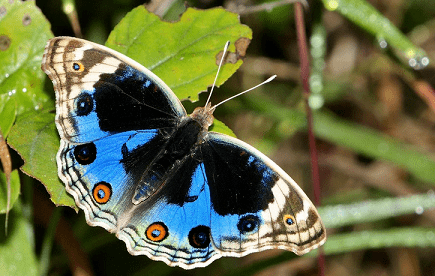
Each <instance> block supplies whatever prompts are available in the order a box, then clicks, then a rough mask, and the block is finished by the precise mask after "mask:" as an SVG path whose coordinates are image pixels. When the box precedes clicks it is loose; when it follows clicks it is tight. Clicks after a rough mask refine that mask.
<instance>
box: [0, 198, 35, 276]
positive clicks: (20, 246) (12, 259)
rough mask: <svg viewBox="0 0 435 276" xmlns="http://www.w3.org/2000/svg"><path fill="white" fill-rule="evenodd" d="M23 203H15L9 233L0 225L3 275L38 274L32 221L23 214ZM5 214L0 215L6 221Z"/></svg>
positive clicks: (1, 219) (0, 266)
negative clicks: (6, 233)
mask: <svg viewBox="0 0 435 276" xmlns="http://www.w3.org/2000/svg"><path fill="white" fill-rule="evenodd" d="M22 211H23V208H22V205H21V204H15V208H14V209H12V210H11V213H10V217H9V228H8V235H7V236H6V235H5V232H4V227H0V271H1V274H2V275H26V276H27V275H28V276H31V275H37V268H38V263H37V259H36V256H35V252H34V250H35V249H34V237H33V231H34V230H33V226H32V223H31V222H30V221H29V220H28V219H26V218H25V217H24V216H23V212H22ZM4 218H5V215H2V216H0V221H4Z"/></svg>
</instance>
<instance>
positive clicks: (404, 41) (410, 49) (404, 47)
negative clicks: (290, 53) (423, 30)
mask: <svg viewBox="0 0 435 276" xmlns="http://www.w3.org/2000/svg"><path fill="white" fill-rule="evenodd" d="M322 2H323V4H324V5H325V7H326V8H327V9H328V10H331V11H335V10H336V11H338V12H340V13H341V14H343V15H344V16H345V17H346V18H348V19H349V20H351V21H352V22H354V23H355V24H357V25H358V26H360V27H361V28H363V29H365V30H366V31H368V32H369V33H371V34H373V35H374V36H376V38H377V39H378V40H379V41H385V42H386V43H387V44H389V45H391V46H392V47H393V48H395V49H396V50H397V51H398V52H399V53H400V56H401V58H402V59H405V60H406V61H407V62H408V64H409V65H410V66H411V67H413V68H414V69H421V68H423V67H425V66H426V65H427V64H429V59H428V58H427V56H426V53H425V52H424V51H423V50H422V49H421V48H419V47H416V46H415V45H414V44H413V43H412V42H411V41H410V40H409V39H408V38H407V37H406V36H405V35H404V34H403V33H402V32H400V30H399V29H397V27H396V26H394V24H393V23H391V21H390V20H388V18H386V17H385V16H383V15H382V14H381V13H380V12H379V11H377V10H376V9H375V8H374V7H373V6H372V5H370V3H369V2H367V1H365V0H322Z"/></svg>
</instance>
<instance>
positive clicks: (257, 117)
mask: <svg viewBox="0 0 435 276" xmlns="http://www.w3.org/2000/svg"><path fill="white" fill-rule="evenodd" d="M10 2H13V1H8V0H1V1H0V50H1V51H0V63H1V64H2V68H0V88H1V89H0V129H1V130H2V133H3V137H5V138H6V139H7V142H8V143H9V144H10V145H13V146H14V145H16V144H17V143H18V141H25V138H26V134H27V132H26V131H24V130H22V129H19V128H18V126H17V125H20V126H21V127H23V128H24V129H29V130H30V129H41V128H42V127H41V124H43V123H44V122H46V121H45V119H44V118H51V117H54V116H53V109H54V105H53V102H54V95H53V94H48V92H52V88H51V82H50V81H48V80H47V78H46V77H45V75H44V74H43V73H42V71H41V70H39V67H40V62H41V58H42V52H41V51H43V47H44V45H45V42H46V40H48V39H49V38H50V37H51V35H52V34H51V33H50V31H49V30H50V29H51V31H52V33H53V34H54V35H55V36H61V35H62V36H64V35H67V36H75V35H78V34H79V32H81V33H82V35H83V37H84V38H85V39H88V40H91V41H94V42H97V43H100V44H104V43H105V42H106V40H107V38H108V36H109V34H110V32H111V31H112V30H113V28H114V27H115V26H116V25H117V24H118V23H119V21H120V20H121V19H122V18H123V17H124V16H125V15H126V14H127V13H128V12H129V11H131V10H132V9H133V8H135V7H137V6H139V5H141V4H143V1H134V0H108V1H102V0H97V1H84V0H77V1H75V2H74V1H71V0H64V1H52V0H44V1H43V0H40V1H36V6H37V7H38V8H39V9H40V11H38V10H37V9H36V8H34V7H33V8H32V5H33V6H34V5H35V3H34V2H32V1H29V2H30V3H29V2H25V3H26V5H25V8H23V9H26V10H25V11H23V10H19V9H18V8H17V9H16V10H15V9H14V12H17V14H18V13H20V14H24V15H27V14H28V15H30V18H31V23H30V22H27V21H26V20H28V17H22V16H9V17H8V16H6V15H7V13H9V15H10V12H11V10H7V11H5V10H3V9H2V7H9V6H8V5H12V4H10ZM15 2H17V1H15ZM284 2H285V1H187V2H186V1H154V2H152V3H148V5H147V8H148V9H149V10H150V11H154V12H156V13H158V15H160V16H161V17H162V18H163V19H164V20H167V21H177V20H178V19H179V17H180V15H181V14H182V13H183V12H184V11H185V3H186V4H187V5H188V6H190V7H195V8H198V9H209V8H212V7H216V6H222V5H223V6H224V7H226V8H227V9H228V10H230V11H234V12H237V13H239V14H240V20H241V22H242V23H243V24H246V25H248V26H249V27H250V28H251V29H252V31H253V39H252V42H251V44H250V46H249V48H248V52H247V55H246V57H245V59H244V64H243V65H242V66H241V68H240V69H239V70H238V71H237V72H236V73H235V75H234V76H233V77H232V78H230V79H229V80H228V81H227V82H226V83H225V84H224V85H222V86H221V87H220V88H219V89H217V90H216V91H215V93H214V96H213V99H212V100H213V102H214V103H217V102H219V101H220V100H222V99H226V98H228V97H230V96H232V95H234V94H236V93H237V92H240V91H242V90H244V89H247V88H250V87H252V86H254V85H256V84H257V83H259V82H261V81H263V80H265V79H266V78H267V77H269V76H270V75H273V74H276V75H277V76H278V78H277V79H276V80H275V81H273V82H271V83H268V84H267V85H265V86H262V87H261V88H259V89H257V90H255V91H252V92H249V93H248V94H249V95H245V96H242V97H239V98H236V99H234V100H232V101H230V102H228V103H225V104H224V105H222V106H220V107H219V108H218V110H217V111H216V112H215V117H216V118H218V119H219V120H221V121H223V122H224V123H225V124H226V125H228V126H229V127H230V128H231V129H232V130H233V131H234V132H235V134H236V135H237V137H238V138H240V139H242V140H244V141H246V142H248V143H250V144H252V145H253V146H255V147H257V148H258V149H259V150H261V151H262V152H264V153H266V154H267V155H269V156H270V157H271V158H272V159H273V160H274V161H276V163H277V164H278V165H280V166H281V167H282V168H283V169H284V170H285V171H286V172H288V173H289V175H290V176H292V178H293V179H295V180H296V182H297V183H299V185H300V186H301V187H302V188H303V189H304V191H306V193H307V194H308V196H309V197H310V198H313V196H312V194H313V191H312V187H311V173H310V158H309V151H308V143H307V131H306V116H305V108H304V100H303V90H302V85H301V80H300V72H299V57H298V47H297V41H296V30H295V23H294V15H293V6H292V5H291V4H288V3H287V4H285V3H284ZM168 3H170V4H169V5H168ZM277 3H284V5H281V6H277V7H274V8H271V7H272V6H273V5H276V4H277ZM166 5H167V6H166ZM270 5H272V6H270ZM255 7H260V8H259V9H255ZM27 9H28V10H27ZM74 9H75V10H76V14H75V13H74ZM42 15H43V16H42ZM44 16H45V18H46V19H45V18H44ZM305 17H306V28H307V35H308V39H309V47H310V49H309V50H310V55H311V66H312V67H311V77H310V85H311V90H312V94H311V97H310V99H309V102H310V106H311V107H312V109H313V112H314V123H315V126H314V131H315V134H316V137H317V138H318V145H317V146H318V147H317V149H318V154H319V164H320V180H321V184H322V206H325V207H319V212H320V214H321V216H322V218H323V220H324V222H325V225H326V227H327V228H328V240H327V242H326V244H325V246H324V252H325V254H326V265H325V266H326V273H327V274H328V275H374V274H379V275H435V272H434V270H433V260H434V259H435V250H434V247H435V212H434V211H433V210H430V209H431V208H433V207H434V205H435V200H434V194H433V192H431V189H433V187H434V185H435V155H434V153H435V92H434V90H433V86H434V84H435V77H434V76H435V74H434V67H433V64H432V63H433V62H434V58H435V39H434V38H435V21H434V18H435V5H428V3H427V1H424V0H415V1H403V0H370V1H363V0H354V1H352V0H329V1H328V0H322V1H319V0H317V1H309V8H308V9H307V10H306V14H305ZM24 19H26V20H24ZM14 20H15V21H14ZM17 22H18V23H19V24H23V25H26V24H27V23H29V24H34V25H33V26H35V25H36V26H38V28H39V29H36V30H35V29H33V30H32V31H31V32H30V33H24V32H23V33H18V32H17V33H18V34H15V35H17V36H18V37H19V39H20V41H23V43H20V44H18V45H19V47H18V46H17V47H16V48H14V49H15V50H14V51H23V50H26V51H28V52H31V54H29V55H28V56H29V58H27V59H20V57H21V55H18V54H17V55H15V56H13V55H11V54H8V51H5V50H3V47H5V46H4V45H15V46H16V45H17V44H14V43H13V42H14V41H13V40H12V43H11V41H9V42H8V40H7V39H5V38H4V35H5V34H6V33H8V32H13V30H14V28H13V27H11V26H18V25H17V24H18V23H17ZM48 22H49V24H50V25H51V26H50V25H49V24H48ZM71 22H73V23H71ZM77 22H79V26H78V25H77V24H76V23H77ZM78 27H80V28H78ZM29 45H30V46H31V47H33V48H31V49H30V50H28V49H27V48H26V47H28V46H29ZM36 45H41V46H36ZM41 47H42V48H41ZM32 49H37V51H36V50H35V51H33V52H32ZM35 68H36V69H35ZM10 72H14V75H12V73H11V74H9V73H10ZM35 79H36V80H38V81H37V82H35V81H34V80H35ZM30 87H32V89H30ZM23 89H26V90H25V91H24V90H23ZM14 91H15V92H14ZM17 91H23V92H25V93H24V94H23V93H21V94H19V93H16V92H17ZM41 91H44V93H41ZM47 91H48V92H47ZM26 93H27V94H26ZM14 95H16V96H14ZM32 95H36V96H32ZM206 96H207V95H206V93H202V94H200V95H199V101H198V102H196V103H191V102H190V101H183V104H184V105H185V107H186V109H187V110H188V111H192V110H193V108H194V107H195V106H198V105H202V104H204V102H205V99H206ZM34 109H37V110H36V111H35V110H34ZM29 110H30V111H29ZM29 112H30V113H29ZM35 114H37V116H35ZM50 116H51V117H50ZM14 124H15V125H14ZM13 125H14V126H13ZM43 126H45V125H43ZM11 128H12V129H11ZM14 128H15V129H14ZM47 128H48V129H50V131H52V132H51V134H49V135H48V137H49V138H46V136H44V135H46V133H39V134H40V135H39V138H38V139H40V140H38V141H39V142H40V143H41V145H40V148H41V149H44V148H51V147H54V148H56V147H57V145H56V144H51V142H50V144H48V145H47V144H45V145H44V143H43V141H44V140H43V139H48V140H49V139H51V138H53V136H52V135H56V134H55V127H54V121H53V123H51V124H50V125H47ZM53 133H54V134H53ZM20 135H21V136H20ZM50 137H51V138H50ZM50 141H52V140H50ZM28 143H29V144H30V143H32V141H31V140H30V141H28ZM26 146H27V145H26V144H24V148H25V149H26V150H23V152H20V151H19V152H18V153H19V154H21V155H23V154H26V152H29V153H28V154H33V152H32V151H31V150H27V149H29V147H26ZM14 148H15V146H14ZM9 150H10V153H11V156H12V158H11V159H12V161H13V162H12V167H13V169H14V170H13V173H12V176H11V188H12V202H13V203H14V204H13V208H12V209H11V212H10V214H9V216H10V218H9V223H8V227H9V228H8V235H6V234H5V233H4V229H3V227H0V271H4V272H6V273H7V274H8V273H9V274H10V275H24V274H26V275H34V274H40V275H46V274H47V275H69V274H75V273H78V272H79V271H80V268H79V265H83V264H84V265H86V266H89V267H91V268H92V270H93V271H94V273H95V274H96V275H224V274H228V275H230V274H233V275H248V274H257V275H261V274H263V275H272V274H273V275H288V274H291V273H294V274H296V275H317V263H316V259H315V258H313V256H315V254H316V252H313V253H310V254H308V256H305V257H297V256H295V255H294V254H293V253H288V252H285V253H283V251H280V250H269V251H265V252H260V253H256V254H251V255H249V256H246V257H244V258H240V259H236V258H222V259H219V260H217V261H215V262H214V263H212V264H211V265H210V266H208V267H207V268H204V269H196V270H193V271H184V270H182V269H180V268H172V267H168V266H167V265H165V264H164V263H162V262H155V261H151V260H149V259H148V258H147V257H145V256H131V255H129V254H128V252H127V250H126V249H125V245H124V243H123V242H122V241H119V240H117V239H116V237H115V236H114V235H111V234H109V233H107V232H106V231H105V230H104V229H102V228H99V227H90V226H88V225H87V224H86V222H85V218H84V215H83V212H81V211H80V212H79V213H78V214H76V213H75V211H74V210H73V209H71V208H66V207H58V208H56V207H55V206H54V204H53V203H52V202H51V201H50V195H49V194H48V193H47V191H46V190H45V188H44V186H43V185H41V184H40V183H39V182H38V181H37V180H35V179H33V178H30V177H28V176H27V175H25V174H23V173H22V172H19V170H18V168H19V167H21V166H22V165H23V161H22V159H21V157H20V155H19V154H17V153H16V152H15V151H14V150H12V149H11V148H9ZM35 156H36V158H38V157H39V156H38V155H37V154H36V155H35V154H34V155H33V157H35ZM52 161H53V160H47V161H45V160H44V162H45V163H46V164H51V165H50V166H51V167H50V166H48V165H46V167H44V169H47V170H52V171H51V172H54V174H55V173H56V171H57V168H56V165H55V163H54V162H52ZM50 162H52V163H50ZM3 166H5V165H4V164H3ZM3 166H2V169H4V168H5V167H3ZM26 166H27V167H24V168H23V170H26V172H27V173H29V171H31V170H36V171H38V172H39V173H41V171H42V169H40V168H38V167H29V164H26ZM49 173H50V172H47V173H46V172H45V171H42V174H44V176H45V175H48V174H49ZM40 179H41V180H42V181H43V182H48V181H58V180H57V179H55V180H53V179H45V178H44V179H42V177H41V178H40ZM6 187H7V186H6V177H5V174H3V173H1V172H0V211H1V212H2V213H5V212H6V204H5V202H6ZM19 191H21V194H20V195H18V194H19ZM55 197H56V195H53V193H51V198H52V199H53V198H55ZM61 197H62V195H58V197H56V199H53V200H54V201H55V202H56V200H61V199H60V198H61ZM57 202H59V201H57ZM4 219H5V215H1V216H0V221H2V222H3V221H4ZM0 225H1V226H2V224H0ZM56 229H57V230H56ZM56 231H57V232H56ZM55 233H56V234H55Z"/></svg>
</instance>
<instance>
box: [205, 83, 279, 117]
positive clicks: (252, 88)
mask: <svg viewBox="0 0 435 276" xmlns="http://www.w3.org/2000/svg"><path fill="white" fill-rule="evenodd" d="M274 78H276V75H273V76H271V77H270V78H268V79H267V80H265V81H263V82H262V83H260V84H257V85H256V86H254V87H251V88H249V89H248V90H245V91H243V92H240V93H239V94H236V95H234V96H232V97H229V98H228V99H225V100H223V101H221V102H220V103H218V104H216V105H214V106H213V107H212V108H211V109H212V110H215V109H216V107H218V106H219V105H221V104H223V103H225V102H228V101H229V100H231V99H234V98H235V97H238V96H240V95H243V94H245V93H247V92H249V91H251V90H254V89H255V88H257V87H259V86H262V85H263V84H266V83H268V82H270V81H272V80H273V79H274Z"/></svg>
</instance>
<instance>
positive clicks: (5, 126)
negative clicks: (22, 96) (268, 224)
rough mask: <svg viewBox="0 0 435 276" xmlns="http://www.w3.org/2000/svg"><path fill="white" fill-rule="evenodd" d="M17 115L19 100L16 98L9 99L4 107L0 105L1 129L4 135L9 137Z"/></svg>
mask: <svg viewBox="0 0 435 276" xmlns="http://www.w3.org/2000/svg"><path fill="white" fill-rule="evenodd" d="M16 115H17V102H16V101H15V99H14V98H10V99H8V100H7V101H6V103H5V105H4V106H3V108H2V107H1V106H0V131H1V132H2V134H3V137H5V138H6V137H8V134H9V131H10V130H11V127H12V125H13V124H14V122H15V116H16Z"/></svg>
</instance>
